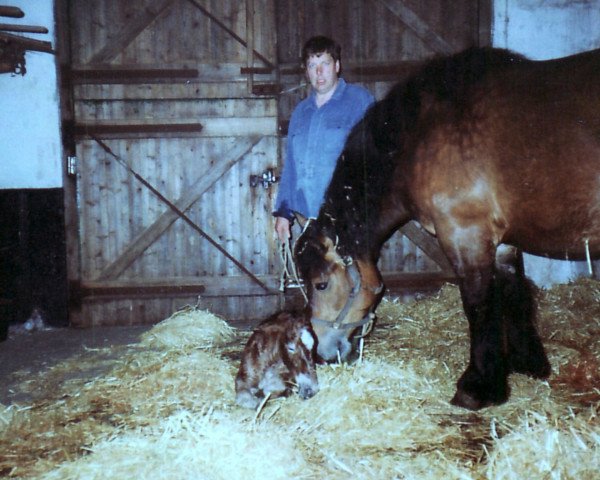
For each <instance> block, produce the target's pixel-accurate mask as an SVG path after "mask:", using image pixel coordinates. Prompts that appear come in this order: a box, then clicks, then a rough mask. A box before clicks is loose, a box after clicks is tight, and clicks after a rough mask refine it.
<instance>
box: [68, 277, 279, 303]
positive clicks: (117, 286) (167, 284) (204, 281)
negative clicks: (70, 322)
mask: <svg viewBox="0 0 600 480" xmlns="http://www.w3.org/2000/svg"><path fill="white" fill-rule="evenodd" d="M257 277H258V278H259V279H260V280H261V281H262V282H263V283H264V284H265V285H267V286H268V287H269V291H266V290H265V289H263V288H261V287H260V286H258V285H257V284H256V283H255V282H253V281H252V280H251V279H250V278H248V277H246V276H241V275H233V276H227V277H212V276H206V277H173V278H160V279H158V278H153V279H148V278H146V279H143V280H139V279H125V280H103V281H101V280H92V281H83V282H81V284H79V283H76V282H72V283H71V285H70V293H71V297H72V298H73V301H74V302H75V303H76V302H78V301H79V302H80V301H81V300H85V301H90V300H93V299H94V298H92V297H95V298H96V299H98V300H104V301H106V300H109V299H110V298H111V297H113V298H114V297H124V296H127V297H129V298H136V297H140V296H154V298H156V297H167V298H169V297H193V296H197V295H202V297H230V296H237V297H254V296H271V295H279V293H280V292H279V290H278V288H279V276H278V275H257Z"/></svg>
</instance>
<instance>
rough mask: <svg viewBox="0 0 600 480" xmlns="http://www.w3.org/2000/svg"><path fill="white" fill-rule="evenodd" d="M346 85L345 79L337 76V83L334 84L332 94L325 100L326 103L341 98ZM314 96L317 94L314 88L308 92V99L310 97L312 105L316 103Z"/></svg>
mask: <svg viewBox="0 0 600 480" xmlns="http://www.w3.org/2000/svg"><path fill="white" fill-rule="evenodd" d="M346 85H347V84H346V80H344V79H343V78H342V77H339V78H338V83H337V85H336V86H335V91H334V92H333V95H332V96H331V98H330V99H329V100H328V101H327V103H329V102H331V101H332V100H337V99H339V98H341V96H342V95H343V94H344V90H346ZM316 97H317V94H316V93H315V92H314V90H311V92H310V99H311V103H312V105H314V106H316V105H317V103H316ZM327 103H326V104H327ZM326 104H325V105H326Z"/></svg>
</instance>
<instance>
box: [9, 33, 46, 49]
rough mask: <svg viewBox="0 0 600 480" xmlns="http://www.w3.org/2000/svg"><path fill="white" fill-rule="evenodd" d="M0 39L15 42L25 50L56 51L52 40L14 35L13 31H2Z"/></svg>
mask: <svg viewBox="0 0 600 480" xmlns="http://www.w3.org/2000/svg"><path fill="white" fill-rule="evenodd" d="M0 41H2V42H6V43H14V44H16V45H19V46H20V47H22V48H23V49H25V50H33V51H36V52H44V53H54V50H52V44H51V43H50V42H44V41H42V40H34V39H33V38H27V37H22V36H20V35H12V34H11V33H5V32H0Z"/></svg>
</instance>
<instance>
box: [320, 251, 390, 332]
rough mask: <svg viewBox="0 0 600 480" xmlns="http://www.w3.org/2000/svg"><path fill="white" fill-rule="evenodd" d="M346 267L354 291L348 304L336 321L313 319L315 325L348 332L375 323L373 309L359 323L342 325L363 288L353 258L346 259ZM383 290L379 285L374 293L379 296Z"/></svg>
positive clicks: (349, 296) (351, 292)
mask: <svg viewBox="0 0 600 480" xmlns="http://www.w3.org/2000/svg"><path fill="white" fill-rule="evenodd" d="M344 265H346V269H347V270H348V273H349V275H350V278H351V279H352V283H353V286H352V290H351V291H350V294H349V295H348V299H347V300H346V303H345V304H344V308H342V310H341V311H340V313H338V316H337V317H336V319H335V320H334V321H330V320H323V319H321V318H312V319H311V321H312V322H314V323H318V324H321V325H325V326H328V327H331V328H334V329H336V330H340V329H341V330H348V329H354V328H357V327H362V326H364V325H367V324H369V323H371V322H373V318H374V317H375V315H374V314H373V311H372V309H370V310H369V312H368V313H367V314H366V315H365V316H364V317H363V318H362V319H361V320H359V321H358V322H352V323H342V322H343V321H344V318H346V315H348V312H349V311H350V308H351V307H352V303H354V299H355V298H356V296H357V295H358V293H359V292H360V289H361V286H362V283H361V278H360V272H359V271H358V268H356V265H355V264H354V261H353V260H352V258H351V257H346V258H344ZM382 289H383V285H379V286H378V287H377V288H376V289H375V291H374V293H376V294H377V293H379V292H381V290H382ZM369 330H370V329H369Z"/></svg>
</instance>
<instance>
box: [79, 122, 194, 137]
mask: <svg viewBox="0 0 600 480" xmlns="http://www.w3.org/2000/svg"><path fill="white" fill-rule="evenodd" d="M202 128H203V126H202V124H200V123H161V124H82V123H80V124H76V125H75V126H74V128H73V134H74V135H75V137H78V138H86V137H91V136H101V137H104V138H139V137H141V138H155V137H157V136H158V137H162V136H164V135H165V134H167V136H168V134H190V133H192V134H198V133H200V132H201V131H202Z"/></svg>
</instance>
